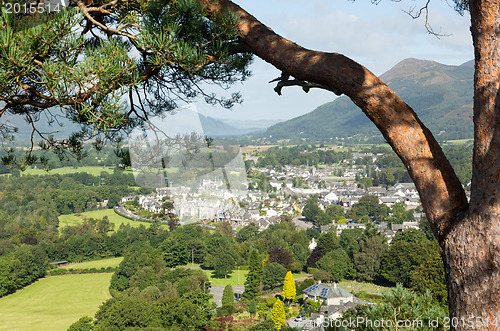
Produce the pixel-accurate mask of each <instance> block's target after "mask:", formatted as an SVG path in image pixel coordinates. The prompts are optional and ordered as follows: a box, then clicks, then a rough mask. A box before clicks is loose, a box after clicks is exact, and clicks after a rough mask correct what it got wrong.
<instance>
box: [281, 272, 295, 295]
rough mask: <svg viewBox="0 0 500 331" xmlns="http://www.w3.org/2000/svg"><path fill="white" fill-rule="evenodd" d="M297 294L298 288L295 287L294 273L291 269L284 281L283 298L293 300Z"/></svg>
mask: <svg viewBox="0 0 500 331" xmlns="http://www.w3.org/2000/svg"><path fill="white" fill-rule="evenodd" d="M296 295H297V290H296V289H295V281H294V280H293V275H292V272H291V271H288V272H287V273H286V276H285V281H284V282H283V298H284V299H285V300H289V301H291V300H293V299H295V296H296Z"/></svg>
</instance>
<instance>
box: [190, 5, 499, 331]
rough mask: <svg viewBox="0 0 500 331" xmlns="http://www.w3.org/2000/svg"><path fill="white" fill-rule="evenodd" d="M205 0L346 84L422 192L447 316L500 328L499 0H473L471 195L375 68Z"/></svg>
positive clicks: (302, 68) (286, 60) (303, 66)
mask: <svg viewBox="0 0 500 331" xmlns="http://www.w3.org/2000/svg"><path fill="white" fill-rule="evenodd" d="M200 1H201V2H202V3H203V4H204V5H205V6H206V7H207V10H208V11H209V12H215V13H217V12H222V11H227V10H229V11H232V12H234V13H236V14H237V15H238V17H239V21H238V28H239V35H240V38H241V40H242V41H243V42H244V43H245V46H246V47H247V48H248V49H251V51H252V52H253V53H254V54H255V55H257V56H258V57H260V58H262V59H264V60H265V61H267V62H269V63H271V64H272V65H273V66H275V67H276V68H278V69H280V70H282V71H284V72H286V73H288V74H290V75H291V76H293V77H295V78H297V79H299V80H303V81H309V82H314V83H318V84H323V85H326V86H327V87H329V88H330V89H337V90H340V91H341V92H343V93H344V94H346V95H347V96H348V97H349V98H351V100H352V101H353V102H354V103H355V104H356V105H357V106H359V108H361V110H362V111H363V112H364V113H365V114H366V115H367V116H368V117H369V118H370V120H371V121H372V122H373V123H374V124H375V125H376V126H377V127H378V129H379V130H380V131H381V133H382V134H383V136H384V137H385V139H386V140H387V142H388V143H389V144H390V146H391V147H392V148H393V149H394V151H395V152H396V153H397V154H398V156H399V157H400V158H401V160H402V161H403V163H404V164H405V166H406V168H407V169H408V172H409V174H410V176H411V178H412V180H413V182H414V183H415V186H416V188H417V190H418V192H419V194H420V198H421V201H422V204H423V207H424V210H425V213H426V214H427V217H428V219H429V221H430V223H431V227H432V230H433V232H434V235H435V236H436V238H437V239H438V242H439V245H440V248H441V253H442V258H443V261H444V265H445V274H446V279H447V286H448V295H449V308H450V317H451V323H450V326H451V327H452V329H457V330H468V329H475V330H478V329H483V330H493V329H497V328H500V272H499V270H500V269H499V266H500V242H499V239H500V238H499V234H500V224H499V220H500V205H499V195H500V192H499V189H500V180H499V179H500V158H499V157H498V156H499V155H500V134H499V133H498V132H497V131H498V130H499V126H500V123H499V122H500V94H499V88H500V87H499V77H500V44H499V42H500V0H493V1H490V0H483V1H474V0H471V2H470V12H471V20H472V28H471V31H472V36H473V40H474V49H475V61H476V64H475V79H474V82H475V84H474V89H475V91H474V92H475V93H474V95H475V96H474V132H475V133H474V135H475V136H474V159H473V177H472V190H471V201H470V205H469V203H468V202H467V199H466V196H465V192H464V190H463V188H462V185H461V184H460V182H459V180H458V179H457V177H456V175H455V173H454V171H453V169H452V167H451V166H450V164H449V162H448V160H447V159H446V157H445V156H444V154H443V152H442V150H441V148H440V147H439V145H438V143H437V142H436V140H435V138H434V137H433V136H432V134H431V133H430V131H429V130H428V129H427V128H426V127H425V126H424V125H423V123H422V122H421V121H420V119H419V118H418V117H417V115H416V114H415V112H414V111H413V110H412V109H411V108H410V107H409V106H408V105H407V104H405V103H404V102H403V101H402V100H401V99H400V98H399V97H398V96H397V95H396V94H395V93H394V92H393V91H392V90H391V89H389V87H387V86H386V85H385V84H384V83H383V82H382V81H380V80H379V79H378V78H377V77H376V76H375V75H374V74H372V73H371V72H370V71H369V70H367V69H366V68H365V67H363V66H361V65H360V64H358V63H356V62H354V61H352V60H351V59H349V58H347V57H345V56H343V55H341V54H336V53H324V52H317V51H312V50H308V49H305V48H303V47H300V46H298V45H296V44H295V43H293V42H291V41H289V40H286V39H284V38H282V37H281V36H279V35H277V34H275V33H274V32H273V31H272V30H271V29H269V28H268V27H266V26H265V25H263V24H262V23H260V22H259V21H258V20H257V19H256V18H255V17H253V16H251V15H250V14H249V13H247V12H246V11H244V10H243V9H241V8H240V7H238V6H237V5H235V4H234V3H232V2H231V1H228V0H219V1H209V0H200ZM334 120H335V119H334V118H332V121H334ZM488 321H489V322H490V323H489V325H487V322H488ZM492 323H495V324H492Z"/></svg>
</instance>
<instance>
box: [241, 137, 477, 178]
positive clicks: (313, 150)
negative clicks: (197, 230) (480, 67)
mask: <svg viewBox="0 0 500 331" xmlns="http://www.w3.org/2000/svg"><path fill="white" fill-rule="evenodd" d="M318 146H319V147H318ZM323 147H324V145H322V144H320V145H307V144H304V145H298V146H294V147H271V148H269V149H268V150H267V151H265V152H262V153H261V154H260V156H261V157H260V158H259V160H258V162H257V163H256V164H255V166H256V167H263V168H265V167H283V166H285V165H293V166H307V165H309V166H317V165H319V164H327V165H335V164H340V163H341V162H342V161H343V160H351V159H352V157H353V155H352V152H351V151H348V150H344V151H336V150H323V149H322V148H323ZM443 150H444V152H445V154H446V156H447V157H448V159H449V160H450V163H451V165H452V166H453V168H454V169H455V173H456V174H457V176H458V178H459V179H460V181H461V182H462V184H464V185H467V184H468V183H469V182H470V179H471V177H472V144H458V145H451V144H448V145H445V146H444V148H443ZM360 152H361V153H373V154H382V155H379V156H378V157H377V159H376V160H375V162H374V161H373V158H372V157H371V156H367V157H364V158H358V159H357V160H356V162H355V164H356V165H357V166H360V167H361V168H362V169H363V176H357V177H356V179H357V181H358V182H360V183H363V184H364V185H365V186H368V187H369V186H392V185H394V184H396V183H411V178H410V176H409V174H408V172H407V170H406V168H405V166H404V165H403V163H402V162H401V160H400V159H399V158H398V156H397V155H396V153H394V151H392V150H391V149H389V148H385V147H382V146H376V145H373V146H372V147H370V148H364V149H362V150H360ZM252 164H253V163H252V161H247V162H246V165H247V168H249V167H250V166H251V165H252ZM376 168H377V169H378V170H375V169H376ZM339 174H341V173H339Z"/></svg>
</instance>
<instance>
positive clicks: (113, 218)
mask: <svg viewBox="0 0 500 331" xmlns="http://www.w3.org/2000/svg"><path fill="white" fill-rule="evenodd" d="M104 216H108V219H109V221H110V222H111V223H113V224H115V231H116V230H118V229H119V228H120V225H121V224H129V225H130V226H131V227H139V226H140V225H144V226H145V227H149V224H150V223H148V222H139V221H132V220H129V219H128V218H125V217H123V216H120V215H118V214H117V213H115V212H114V211H113V209H99V210H93V211H86V212H83V213H78V214H68V215H61V216H59V227H60V228H64V227H66V226H73V225H78V224H81V223H83V221H84V220H85V219H89V218H94V219H101V218H103V217H104ZM164 226H165V228H167V226H166V225H164Z"/></svg>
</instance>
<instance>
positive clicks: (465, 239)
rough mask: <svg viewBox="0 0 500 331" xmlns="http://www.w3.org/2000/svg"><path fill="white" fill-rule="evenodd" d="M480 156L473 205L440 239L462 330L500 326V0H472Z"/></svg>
mask: <svg viewBox="0 0 500 331" xmlns="http://www.w3.org/2000/svg"><path fill="white" fill-rule="evenodd" d="M470 12H471V22H472V24H471V32H472V37H473V41H474V51H475V52H474V53H475V54H474V55H475V77H474V161H473V177H472V183H471V200H470V204H469V208H468V211H467V212H466V213H464V215H463V216H458V217H457V218H458V219H457V220H455V221H454V222H452V224H453V226H452V227H450V230H449V233H448V234H446V233H443V236H442V237H441V238H439V239H440V244H441V247H442V248H443V258H444V261H445V271H446V278H447V283H448V299H449V308H450V318H451V319H452V320H451V321H452V322H454V323H456V326H455V325H454V324H452V325H450V326H452V327H453V329H456V330H472V329H474V330H497V329H500V202H499V198H500V132H499V129H500V94H499V79H500V36H499V29H500V1H499V0H493V1H491V0H487V1H471V2H470Z"/></svg>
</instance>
